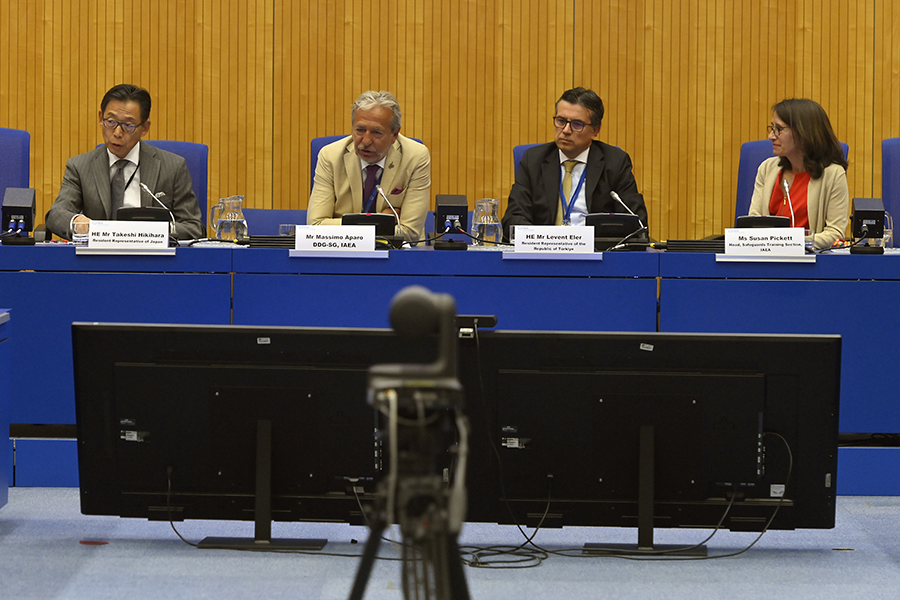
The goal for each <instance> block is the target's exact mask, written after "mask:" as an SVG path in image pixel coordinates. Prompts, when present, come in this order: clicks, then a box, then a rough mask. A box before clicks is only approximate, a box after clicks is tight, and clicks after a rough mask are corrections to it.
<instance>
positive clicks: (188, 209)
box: [45, 84, 204, 239]
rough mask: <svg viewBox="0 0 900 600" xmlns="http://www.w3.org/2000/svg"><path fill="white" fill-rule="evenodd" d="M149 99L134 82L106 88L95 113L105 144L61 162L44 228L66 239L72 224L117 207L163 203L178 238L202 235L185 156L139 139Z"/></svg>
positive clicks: (107, 215)
mask: <svg viewBox="0 0 900 600" xmlns="http://www.w3.org/2000/svg"><path fill="white" fill-rule="evenodd" d="M150 104H151V101H150V94H149V93H148V92H147V90H144V89H142V88H139V87H137V86H134V85H130V84H121V85H117V86H115V87H113V88H112V89H110V90H109V91H108V92H106V95H105V96H103V100H102V101H101V103H100V114H99V121H100V130H101V131H102V132H103V141H104V142H105V144H104V145H103V146H100V147H98V148H95V149H94V150H91V151H90V152H87V153H85V154H79V155H78V156H75V157H73V158H71V159H69V161H68V162H67V163H66V172H65V175H64V176H63V181H62V186H61V187H60V190H59V195H58V196H57V197H56V201H55V202H54V203H53V206H51V207H50V210H49V211H48V212H47V216H46V219H45V221H46V224H47V229H48V230H50V231H51V232H53V233H55V234H56V235H58V236H60V237H63V238H67V239H69V238H71V235H72V226H73V224H74V223H82V222H87V221H90V220H91V219H103V220H115V218H116V216H115V213H116V211H117V210H118V209H119V208H120V207H139V206H148V207H149V206H153V207H160V203H162V204H163V205H165V207H166V208H167V209H168V210H169V211H171V214H172V216H173V217H174V220H175V235H176V236H177V237H178V238H179V239H196V238H201V237H204V235H203V233H204V232H203V226H202V224H201V221H200V205H199V204H198V202H197V197H196V196H195V195H194V190H193V186H192V183H191V175H190V173H189V172H188V169H187V164H186V163H185V161H184V159H183V158H182V157H180V156H178V155H177V154H172V153H171V152H166V151H164V150H160V149H159V148H154V147H153V146H151V145H149V144H142V143H140V141H141V138H142V137H143V136H144V135H145V134H146V133H147V132H149V131H150ZM143 186H146V187H147V188H148V189H150V190H151V191H152V192H153V195H155V196H156V197H157V199H156V200H154V198H153V197H151V195H150V194H149V193H148V192H147V191H146V190H144V189H143ZM160 208H161V207H160Z"/></svg>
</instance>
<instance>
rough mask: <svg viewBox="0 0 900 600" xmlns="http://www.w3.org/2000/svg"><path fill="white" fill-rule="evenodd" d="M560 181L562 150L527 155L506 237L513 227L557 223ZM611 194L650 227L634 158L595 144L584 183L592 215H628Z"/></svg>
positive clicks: (551, 147) (506, 219)
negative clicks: (639, 189)
mask: <svg viewBox="0 0 900 600" xmlns="http://www.w3.org/2000/svg"><path fill="white" fill-rule="evenodd" d="M559 180H560V168H559V149H558V148H557V147H556V144H555V143H553V142H551V143H549V144H543V145H541V146H535V147H534V148H530V149H529V150H528V151H526V152H525V154H524V155H523V156H522V162H521V164H520V165H519V171H518V173H516V182H515V183H514V184H513V187H512V190H511V191H510V192H509V203H508V204H507V206H506V212H505V213H504V215H503V235H504V236H506V237H507V239H508V238H509V226H510V225H553V224H555V223H556V211H558V210H560V209H561V205H560V201H559ZM572 187H574V185H573V186H572ZM611 191H615V192H616V193H617V194H619V197H620V198H622V201H623V202H625V204H627V205H628V207H629V208H630V209H631V210H633V211H634V213H635V214H636V215H637V216H638V217H640V219H641V222H643V223H644V225H645V226H648V227H649V225H648V223H647V208H646V207H645V206H644V197H643V196H642V195H641V194H640V192H638V189H637V183H636V182H635V180H634V174H633V173H632V167H631V158H629V156H628V154H626V153H625V152H624V151H623V150H621V149H619V148H616V147H615V146H610V145H609V144H604V143H603V142H599V141H597V140H594V141H593V142H591V151H590V153H589V154H588V163H587V178H586V179H585V181H584V193H585V198H586V199H587V204H588V212H589V213H624V212H626V210H625V209H624V208H622V206H621V205H620V204H619V203H618V202H616V201H615V200H613V198H612V197H611V196H610V195H609V193H610V192H611Z"/></svg>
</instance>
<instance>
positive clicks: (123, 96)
mask: <svg viewBox="0 0 900 600" xmlns="http://www.w3.org/2000/svg"><path fill="white" fill-rule="evenodd" d="M110 100H118V101H119V102H132V101H133V102H137V103H138V104H139V105H140V107H141V121H146V120H147V119H149V118H150V92H148V91H147V90H145V89H144V88H139V87H138V86H136V85H131V84H130V83H120V84H119V85H117V86H113V87H112V88H110V90H109V91H108V92H106V95H105V96H103V100H102V101H101V102H100V112H105V111H106V106H107V105H108V104H109V101H110Z"/></svg>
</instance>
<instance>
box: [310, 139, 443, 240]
mask: <svg viewBox="0 0 900 600" xmlns="http://www.w3.org/2000/svg"><path fill="white" fill-rule="evenodd" d="M381 187H382V188H383V189H384V193H385V194H387V196H388V198H390V200H391V204H393V205H394V208H395V209H396V210H397V212H398V213H400V227H399V231H398V232H397V234H398V235H400V236H402V237H403V238H404V239H405V240H406V241H409V242H415V241H418V240H421V239H424V237H425V216H426V214H427V213H428V207H429V206H430V204H431V156H430V155H429V153H428V148H426V147H425V146H424V145H422V144H420V143H419V142H416V141H415V140H411V139H409V138H407V137H404V136H402V135H398V136H397V140H396V141H395V142H394V144H393V146H391V149H390V150H389V151H388V154H387V160H385V163H384V173H382V175H381ZM362 195H363V176H362V169H361V168H360V164H359V156H357V155H356V151H355V150H354V148H353V137H352V136H347V137H346V138H343V139H340V140H338V141H336V142H333V143H331V144H328V145H327V146H325V147H324V148H322V151H321V152H319V161H318V163H317V164H316V173H315V176H314V178H313V190H312V194H311V195H310V197H309V206H308V207H307V212H306V222H307V224H309V225H340V224H341V217H343V216H344V215H345V214H348V213H358V212H362V205H363V198H362ZM385 208H387V205H386V203H385V201H384V199H383V198H381V196H378V197H377V200H376V205H375V210H376V212H381V211H382V210H383V209H385Z"/></svg>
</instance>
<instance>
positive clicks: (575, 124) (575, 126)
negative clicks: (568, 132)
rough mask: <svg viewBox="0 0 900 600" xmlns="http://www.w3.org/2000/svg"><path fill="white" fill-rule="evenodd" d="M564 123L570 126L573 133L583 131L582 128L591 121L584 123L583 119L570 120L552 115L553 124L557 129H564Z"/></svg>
mask: <svg viewBox="0 0 900 600" xmlns="http://www.w3.org/2000/svg"><path fill="white" fill-rule="evenodd" d="M566 125H568V126H569V127H571V128H572V131H574V132H575V133H581V132H582V131H584V128H585V127H587V126H588V125H591V123H585V122H584V121H570V120H569V119H563V118H562V117H553V126H554V127H556V128H557V129H565V128H566Z"/></svg>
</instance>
